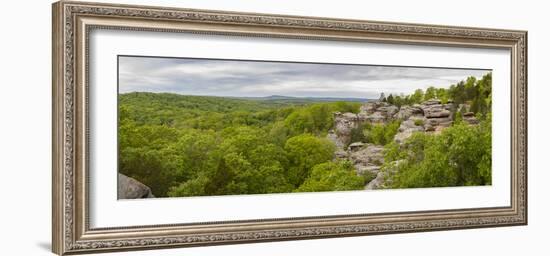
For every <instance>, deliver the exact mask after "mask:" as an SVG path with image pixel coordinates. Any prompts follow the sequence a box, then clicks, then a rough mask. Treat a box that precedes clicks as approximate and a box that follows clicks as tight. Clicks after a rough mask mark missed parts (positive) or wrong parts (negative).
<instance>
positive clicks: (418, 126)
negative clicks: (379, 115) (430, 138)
mask: <svg viewBox="0 0 550 256" xmlns="http://www.w3.org/2000/svg"><path fill="white" fill-rule="evenodd" d="M424 125H425V121H424V119H423V118H421V117H418V116H414V117H411V118H409V119H408V120H405V121H403V122H401V125H400V126H399V129H398V131H397V134H395V136H394V137H393V140H394V141H395V142H397V143H400V144H401V143H403V142H405V140H406V139H408V138H409V137H411V136H412V135H413V134H414V133H415V132H423V131H424V130H425V128H424Z"/></svg>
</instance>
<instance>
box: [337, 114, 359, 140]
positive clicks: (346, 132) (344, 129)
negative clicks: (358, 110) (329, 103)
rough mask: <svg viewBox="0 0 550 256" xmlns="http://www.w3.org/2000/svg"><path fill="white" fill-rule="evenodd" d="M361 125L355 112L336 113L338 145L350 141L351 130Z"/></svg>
mask: <svg viewBox="0 0 550 256" xmlns="http://www.w3.org/2000/svg"><path fill="white" fill-rule="evenodd" d="M358 125H359V119H358V117H357V115H356V114H354V113H340V112H336V113H334V133H335V134H336V140H337V143H336V146H338V145H339V144H341V145H342V147H343V145H347V144H349V143H350V139H351V131H352V129H354V128H356V127H357V126H358Z"/></svg>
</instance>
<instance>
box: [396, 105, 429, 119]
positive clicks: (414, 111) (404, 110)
mask: <svg viewBox="0 0 550 256" xmlns="http://www.w3.org/2000/svg"><path fill="white" fill-rule="evenodd" d="M411 116H424V112H423V111H422V108H421V107H420V105H418V104H415V105H413V106H402V107H401V109H400V110H399V111H398V112H397V114H395V115H394V118H395V119H401V120H407V119H409V117H411Z"/></svg>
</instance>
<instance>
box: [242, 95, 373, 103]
mask: <svg viewBox="0 0 550 256" xmlns="http://www.w3.org/2000/svg"><path fill="white" fill-rule="evenodd" d="M231 98H238V99H248V100H267V101H317V102H334V101H348V102H349V101H351V102H367V101H374V100H375V99H367V98H339V97H291V96H283V95H271V96H265V97H231Z"/></svg>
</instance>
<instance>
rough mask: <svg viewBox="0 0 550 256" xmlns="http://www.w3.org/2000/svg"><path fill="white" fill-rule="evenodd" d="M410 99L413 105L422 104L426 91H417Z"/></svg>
mask: <svg viewBox="0 0 550 256" xmlns="http://www.w3.org/2000/svg"><path fill="white" fill-rule="evenodd" d="M409 99H410V103H411V104H415V103H421V102H422V100H423V99H424V91H422V89H416V90H415V91H414V93H413V94H412V95H410V97H409Z"/></svg>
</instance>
